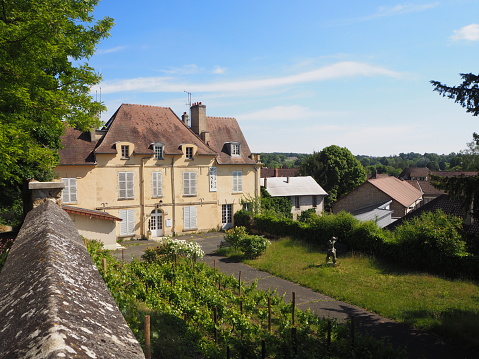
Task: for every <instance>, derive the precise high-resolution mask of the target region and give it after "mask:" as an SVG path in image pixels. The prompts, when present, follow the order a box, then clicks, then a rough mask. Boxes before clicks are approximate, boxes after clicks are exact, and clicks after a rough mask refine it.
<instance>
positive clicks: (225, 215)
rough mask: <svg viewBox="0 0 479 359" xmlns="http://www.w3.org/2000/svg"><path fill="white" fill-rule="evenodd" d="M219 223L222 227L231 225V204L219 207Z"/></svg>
mask: <svg viewBox="0 0 479 359" xmlns="http://www.w3.org/2000/svg"><path fill="white" fill-rule="evenodd" d="M221 223H223V225H225V224H230V223H233V205H232V204H223V205H221Z"/></svg>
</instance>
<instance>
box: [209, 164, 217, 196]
mask: <svg viewBox="0 0 479 359" xmlns="http://www.w3.org/2000/svg"><path fill="white" fill-rule="evenodd" d="M216 173H217V172H216V167H210V173H209V175H210V192H216Z"/></svg>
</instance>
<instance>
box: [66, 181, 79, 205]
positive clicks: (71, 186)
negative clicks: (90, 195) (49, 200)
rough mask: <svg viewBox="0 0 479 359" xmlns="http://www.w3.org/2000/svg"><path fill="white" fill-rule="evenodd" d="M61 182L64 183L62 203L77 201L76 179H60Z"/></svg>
mask: <svg viewBox="0 0 479 359" xmlns="http://www.w3.org/2000/svg"><path fill="white" fill-rule="evenodd" d="M62 182H63V183H65V188H64V189H63V193H62V201H63V203H75V202H76V201H77V179H76V178H62Z"/></svg>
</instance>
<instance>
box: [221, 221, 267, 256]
mask: <svg viewBox="0 0 479 359" xmlns="http://www.w3.org/2000/svg"><path fill="white" fill-rule="evenodd" d="M224 239H225V241H226V243H228V244H229V245H230V246H231V247H233V248H235V249H237V250H240V251H241V252H243V253H244V255H245V256H247V257H250V258H254V257H258V256H259V255H261V254H262V253H263V252H264V251H265V250H266V248H267V247H268V245H269V241H268V240H267V239H266V238H264V237H263V236H256V235H251V234H248V233H247V232H246V228H244V227H234V228H231V229H229V230H227V231H226V235H225V237H224Z"/></svg>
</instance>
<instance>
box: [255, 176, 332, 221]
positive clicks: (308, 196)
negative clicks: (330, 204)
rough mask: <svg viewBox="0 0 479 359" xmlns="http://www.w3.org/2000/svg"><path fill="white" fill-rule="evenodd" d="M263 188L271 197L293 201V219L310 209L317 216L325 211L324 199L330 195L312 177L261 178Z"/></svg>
mask: <svg viewBox="0 0 479 359" xmlns="http://www.w3.org/2000/svg"><path fill="white" fill-rule="evenodd" d="M261 186H262V187H265V188H266V190H267V191H268V193H269V194H270V195H271V197H288V198H289V199H290V200H291V213H292V214H293V219H297V217H298V215H299V214H301V212H302V211H306V210H308V209H310V208H314V209H315V210H316V213H317V214H320V213H321V212H323V211H324V198H325V197H326V196H327V195H328V194H327V193H326V191H325V190H324V189H323V188H322V187H321V186H320V185H319V184H318V183H317V182H316V181H315V180H314V178H313V177H311V176H298V177H267V178H261Z"/></svg>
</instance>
